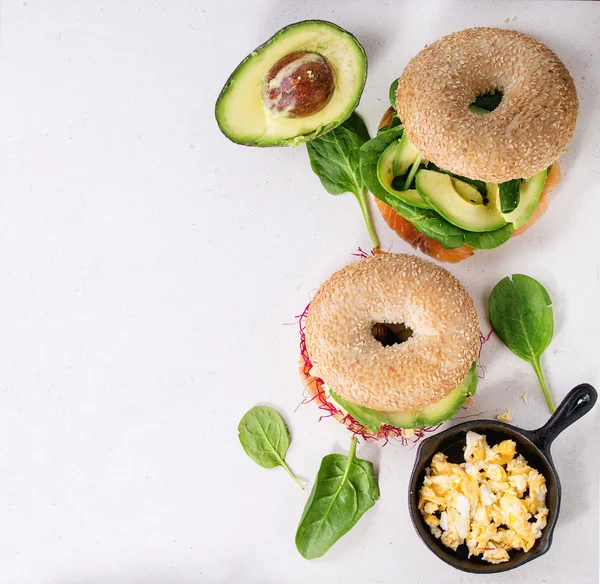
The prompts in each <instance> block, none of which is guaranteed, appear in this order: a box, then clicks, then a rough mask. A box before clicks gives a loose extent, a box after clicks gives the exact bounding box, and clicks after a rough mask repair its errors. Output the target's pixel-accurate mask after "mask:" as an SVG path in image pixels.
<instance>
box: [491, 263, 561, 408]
mask: <svg viewBox="0 0 600 584" xmlns="http://www.w3.org/2000/svg"><path fill="white" fill-rule="evenodd" d="M551 305H552V300H551V299H550V296H549V294H548V292H547V291H546V289H545V288H544V287H543V286H542V285H541V284H540V283H539V282H538V281H537V280H534V279H533V278H530V277H529V276H524V275H522V274H514V275H513V276H512V280H511V279H510V278H508V277H507V278H504V279H503V280H501V281H500V282H498V284H496V286H495V287H494V289H493V290H492V293H491V294H490V299H489V313H490V323H491V324H492V328H493V329H494V331H495V332H496V334H497V335H498V336H499V337H500V338H501V339H502V342H503V343H504V344H505V345H506V346H507V347H508V348H509V349H510V350H511V351H512V352H513V353H514V354H515V355H517V356H519V357H521V359H524V360H525V361H528V362H529V363H531V365H532V367H533V369H534V371H535V373H536V375H537V377H538V380H539V382H540V385H541V387H542V391H543V393H544V397H545V399H546V403H547V404H548V408H549V410H550V412H554V410H555V407H554V404H553V402H552V398H551V397H550V393H549V390H548V387H547V385H546V381H545V379H544V376H543V373H542V369H541V364H540V357H541V355H542V353H543V352H544V351H545V350H546V348H547V347H548V345H549V344H550V341H551V340H552V335H553V334H554V317H553V314H552V306H551Z"/></svg>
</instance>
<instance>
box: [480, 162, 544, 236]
mask: <svg viewBox="0 0 600 584" xmlns="http://www.w3.org/2000/svg"><path fill="white" fill-rule="evenodd" d="M547 174H548V170H547V169H546V170H542V171H540V172H538V173H537V174H534V175H533V176H532V177H531V178H527V179H524V180H522V181H521V186H520V187H519V204H518V205H517V208H516V209H515V210H514V211H511V212H510V213H504V214H503V217H504V219H505V221H506V222H507V223H512V224H513V227H514V228H515V229H518V228H519V227H521V226H523V225H525V223H527V221H529V218H530V217H531V216H532V215H533V212H534V211H535V209H536V207H537V206H538V203H539V202H540V196H541V194H542V191H543V190H544V184H545V182H546V176H547ZM486 186H487V191H488V197H489V200H490V201H492V200H494V201H496V203H495V204H496V205H497V206H499V205H500V190H499V187H498V185H497V184H494V183H487V184H486ZM498 208H499V207H498Z"/></svg>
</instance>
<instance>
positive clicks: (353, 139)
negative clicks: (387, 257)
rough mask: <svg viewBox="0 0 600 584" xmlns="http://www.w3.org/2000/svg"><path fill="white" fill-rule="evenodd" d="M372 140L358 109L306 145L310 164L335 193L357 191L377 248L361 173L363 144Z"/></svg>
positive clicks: (326, 187) (357, 197)
mask: <svg viewBox="0 0 600 584" xmlns="http://www.w3.org/2000/svg"><path fill="white" fill-rule="evenodd" d="M367 140H369V132H368V130H367V127H366V126H365V123H364V122H363V120H362V119H361V118H360V117H359V116H358V114H356V112H354V113H353V114H352V115H351V116H350V117H349V118H348V119H347V120H346V121H345V122H344V123H343V124H341V125H340V126H338V127H337V128H334V129H333V130H331V132H327V134H323V135H322V136H320V137H319V138H317V139H316V140H312V141H311V142H308V143H307V144H306V148H307V150H308V157H309V159H310V166H311V168H312V169H313V171H314V173H315V174H316V175H317V176H318V177H319V180H320V181H321V184H322V185H323V186H324V187H325V190H326V191H327V192H328V193H330V194H332V195H341V194H342V193H353V194H354V196H355V197H356V199H357V201H358V204H359V205H360V208H361V211H362V214H363V217H364V220H365V223H366V224H367V230H368V231H369V235H370V236H371V241H372V242H373V245H374V247H379V240H378V239H377V234H376V233H375V227H374V226H373V221H372V219H371V215H370V212H369V207H368V205H367V193H366V189H365V185H364V183H363V179H362V176H361V174H360V153H359V151H360V147H361V146H362V145H363V144H364V143H365V142H367Z"/></svg>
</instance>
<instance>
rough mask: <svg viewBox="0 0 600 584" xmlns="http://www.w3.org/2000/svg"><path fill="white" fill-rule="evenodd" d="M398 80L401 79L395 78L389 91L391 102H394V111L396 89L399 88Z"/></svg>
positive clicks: (394, 106)
mask: <svg viewBox="0 0 600 584" xmlns="http://www.w3.org/2000/svg"><path fill="white" fill-rule="evenodd" d="M398 81H399V79H395V80H394V81H393V82H392V84H391V85H390V91H389V96H390V103H391V104H392V107H393V108H394V111H396V91H397V90H398Z"/></svg>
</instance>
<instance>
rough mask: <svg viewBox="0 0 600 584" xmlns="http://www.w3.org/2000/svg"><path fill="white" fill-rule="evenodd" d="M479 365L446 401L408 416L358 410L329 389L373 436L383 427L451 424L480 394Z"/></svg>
mask: <svg viewBox="0 0 600 584" xmlns="http://www.w3.org/2000/svg"><path fill="white" fill-rule="evenodd" d="M477 380H478V378H477V361H475V362H474V363H473V365H472V367H471V369H470V370H469V372H468V373H467V375H466V377H465V379H464V380H463V382H462V383H461V384H460V385H459V386H458V387H457V388H456V389H454V390H453V391H452V392H450V393H449V394H448V395H447V396H446V397H444V398H442V399H441V400H439V401H437V402H435V403H434V404H431V405H429V406H427V407H425V408H422V409H420V410H412V411H407V412H381V411H378V410H372V409H370V408H365V407H362V406H357V405H356V404H353V403H351V402H349V401H347V400H345V399H344V398H342V397H341V396H339V395H338V394H337V393H335V391H333V390H331V389H329V393H330V395H331V397H332V398H333V400H334V401H335V402H336V403H337V404H338V405H339V406H340V407H341V408H342V409H344V410H345V411H347V412H348V413H349V414H350V415H351V416H352V417H353V418H354V419H355V420H356V421H357V422H358V423H359V424H362V425H363V426H364V427H365V428H368V429H369V430H371V431H373V432H377V431H378V430H379V429H380V428H381V426H382V425H386V424H387V425H390V426H395V427H396V428H404V429H417V428H427V427H429V426H435V425H437V424H440V423H441V422H445V421H447V420H450V419H451V418H452V417H453V416H454V415H455V414H456V413H457V412H458V411H459V410H460V409H461V408H462V407H463V404H464V403H465V401H466V400H467V399H468V398H469V397H470V396H472V395H475V391H476V390H477Z"/></svg>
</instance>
